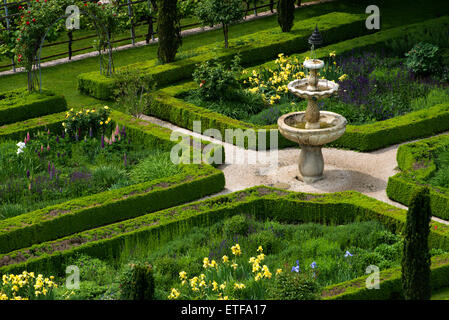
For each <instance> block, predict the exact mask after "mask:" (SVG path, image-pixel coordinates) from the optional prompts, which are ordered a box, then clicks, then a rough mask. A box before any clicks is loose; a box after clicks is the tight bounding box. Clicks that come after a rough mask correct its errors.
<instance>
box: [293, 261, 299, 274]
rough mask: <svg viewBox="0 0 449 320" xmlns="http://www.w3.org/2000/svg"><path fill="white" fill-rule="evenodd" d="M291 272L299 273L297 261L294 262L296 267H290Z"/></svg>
mask: <svg viewBox="0 0 449 320" xmlns="http://www.w3.org/2000/svg"><path fill="white" fill-rule="evenodd" d="M292 272H296V273H299V260H296V267H292Z"/></svg>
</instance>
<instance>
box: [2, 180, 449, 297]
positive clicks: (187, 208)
mask: <svg viewBox="0 0 449 320" xmlns="http://www.w3.org/2000/svg"><path fill="white" fill-rule="evenodd" d="M242 213H245V214H250V215H253V216H255V217H257V218H258V219H262V220H265V219H267V218H275V219H276V220H278V221H282V222H287V223H301V222H316V223H326V224H344V223H350V222H353V221H366V220H374V219H376V220H379V221H380V222H381V223H382V224H383V225H385V226H386V227H387V228H388V229H389V230H391V231H392V232H395V233H400V232H402V231H403V229H404V227H405V219H406V211H405V210H403V209H399V208H396V207H393V206H391V205H388V204H386V203H383V202H380V201H378V200H375V199H373V198H369V197H367V196H365V195H363V194H360V193H358V192H355V191H345V192H339V193H333V194H323V195H314V194H306V193H296V192H290V191H285V190H279V189H274V188H269V187H265V186H259V187H254V188H250V189H246V190H243V191H239V192H235V193H232V194H229V195H224V196H220V197H215V198H211V199H207V200H204V201H199V202H194V203H191V204H186V205H182V206H179V207H174V208H170V209H165V210H163V211H159V212H154V213H149V214H147V215H144V216H140V217H138V218H134V219H130V220H127V221H123V222H120V223H115V224H111V225H108V226H104V227H99V228H95V229H92V230H88V231H84V232H80V233H78V234H74V235H72V236H69V237H64V238H62V239H58V240H56V241H50V242H46V243H42V244H39V245H34V246H31V247H29V248H24V249H21V250H17V251H14V252H11V253H8V254H4V255H0V266H1V267H0V274H5V273H14V272H15V273H17V272H22V271H23V270H33V271H35V272H41V273H56V274H61V273H62V272H63V270H61V266H63V265H64V264H65V263H67V261H68V259H69V258H70V257H72V256H74V255H76V254H81V253H84V254H87V255H91V256H94V257H98V258H103V259H117V258H118V257H120V256H121V254H128V253H129V252H131V251H133V252H135V250H136V249H138V247H139V246H142V247H143V248H144V250H153V249H155V248H157V247H159V246H161V245H163V244H164V243H166V242H167V241H170V240H172V239H174V238H175V237H178V236H180V235H183V234H186V233H188V232H189V230H190V229H191V228H192V227H194V226H203V227H204V226H210V225H212V224H214V223H215V222H217V221H219V220H222V219H225V218H228V217H231V216H233V215H236V214H242ZM431 225H432V226H438V229H437V230H434V228H432V231H431V233H430V237H429V245H430V247H431V248H442V249H445V250H449V241H448V240H449V226H446V225H444V224H441V223H438V222H435V221H432V223H431ZM448 260H449V254H445V255H441V256H438V257H434V258H433V266H432V267H433V270H432V285H433V287H434V288H439V287H443V286H447V285H448V284H449V277H448V274H447V272H448V270H449V263H448ZM399 270H400V268H399ZM388 272H390V271H389V270H385V271H383V277H382V278H383V279H385V281H383V282H382V283H381V290H373V291H376V292H377V293H378V294H379V295H380V296H381V298H390V297H391V294H390V293H398V294H400V287H399V291H397V286H394V283H393V285H391V284H390V283H391V282H389V281H388V279H390V278H393V279H394V277H393V276H394V274H392V276H391V277H390V278H387V277H386V275H388ZM361 281H364V280H363V277H362V278H358V279H355V280H351V281H349V282H347V283H343V284H338V285H335V286H332V287H334V288H336V289H330V288H329V287H328V288H326V290H325V291H323V297H324V298H326V299H329V298H337V299H350V298H364V294H365V292H364V286H360V285H359V286H357V283H360V282H361ZM353 283H355V284H354V285H353Z"/></svg>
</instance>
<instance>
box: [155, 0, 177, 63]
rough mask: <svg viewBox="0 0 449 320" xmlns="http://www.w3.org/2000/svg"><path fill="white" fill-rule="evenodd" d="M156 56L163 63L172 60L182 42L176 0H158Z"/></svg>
mask: <svg viewBox="0 0 449 320" xmlns="http://www.w3.org/2000/svg"><path fill="white" fill-rule="evenodd" d="M157 7H158V21H157V22H158V33H157V34H158V38H159V47H158V50H157V56H158V58H159V60H161V61H162V62H163V63H168V62H173V61H174V60H175V56H176V52H177V51H178V48H179V46H180V45H181V43H182V39H181V26H180V22H179V14H178V7H177V0H158V2H157Z"/></svg>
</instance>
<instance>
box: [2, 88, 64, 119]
mask: <svg viewBox="0 0 449 320" xmlns="http://www.w3.org/2000/svg"><path fill="white" fill-rule="evenodd" d="M66 109H67V102H66V101H65V98H64V97H63V96H60V95H56V94H54V93H53V92H51V91H48V90H42V92H32V93H29V92H28V90H27V89H26V88H24V89H16V90H11V91H7V92H2V93H0V126H1V125H4V124H9V123H14V122H19V121H23V120H26V119H31V118H35V117H40V116H44V115H47V114H52V113H58V112H61V111H64V110H66Z"/></svg>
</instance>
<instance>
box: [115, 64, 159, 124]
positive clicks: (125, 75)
mask: <svg viewBox="0 0 449 320" xmlns="http://www.w3.org/2000/svg"><path fill="white" fill-rule="evenodd" d="M114 78H115V81H116V82H115V83H116V88H115V89H114V96H116V97H117V106H118V107H119V109H121V110H123V111H124V112H125V113H128V114H131V115H133V116H135V117H136V118H140V117H141V116H142V114H143V113H144V111H145V109H146V108H147V107H148V105H149V104H150V103H151V96H150V95H148V94H147V93H149V92H150V91H152V90H154V88H155V86H156V84H155V83H154V82H153V81H152V78H151V76H150V77H149V78H148V77H144V76H143V75H141V74H139V73H138V72H137V71H136V70H132V69H121V70H120V71H119V72H116V73H115V75H114Z"/></svg>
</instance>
